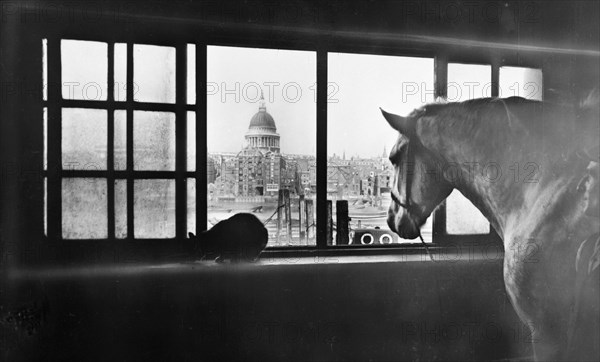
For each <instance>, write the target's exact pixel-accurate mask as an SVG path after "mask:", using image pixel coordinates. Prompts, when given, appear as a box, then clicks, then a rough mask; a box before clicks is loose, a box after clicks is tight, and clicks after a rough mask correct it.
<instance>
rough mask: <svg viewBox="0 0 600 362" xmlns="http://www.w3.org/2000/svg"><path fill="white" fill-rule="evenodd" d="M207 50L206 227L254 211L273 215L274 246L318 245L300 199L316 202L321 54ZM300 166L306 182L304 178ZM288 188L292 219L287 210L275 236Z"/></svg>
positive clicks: (266, 216) (262, 215) (263, 215)
mask: <svg viewBox="0 0 600 362" xmlns="http://www.w3.org/2000/svg"><path fill="white" fill-rule="evenodd" d="M207 51H208V55H207V62H208V68H207V69H208V70H207V77H208V83H207V87H208V89H207V97H208V104H207V107H208V109H207V114H208V124H207V128H208V129H207V132H208V137H207V140H208V145H207V147H208V152H209V155H208V159H207V160H206V162H207V163H206V165H207V173H208V179H207V192H208V198H209V202H208V203H209V208H208V226H209V227H210V226H212V225H214V224H216V223H217V222H218V221H220V220H223V219H226V218H229V217H231V216H232V215H233V214H235V213H239V212H251V213H253V214H254V215H256V216H257V217H258V218H259V219H260V220H262V221H263V222H265V221H267V219H269V218H270V217H271V216H273V218H272V219H271V220H270V222H269V223H267V229H268V232H269V244H268V245H269V246H274V245H307V244H310V245H314V244H315V239H314V234H315V233H314V224H313V225H311V236H312V237H309V238H307V237H306V235H305V234H304V230H305V229H306V227H305V226H303V225H305V214H303V213H301V212H300V211H299V209H300V206H299V204H300V200H301V197H303V198H304V199H309V200H310V201H311V202H312V201H314V197H315V192H316V174H315V172H314V166H313V165H314V164H315V159H316V157H315V156H316V152H315V149H316V137H315V135H316V103H315V90H316V88H315V82H316V53H315V52H305V51H288V50H272V49H249V48H234V47H217V46H210V47H208V49H207ZM311 169H312V172H311V171H310V170H311ZM302 172H303V173H305V175H306V177H307V179H306V183H305V184H301V183H300V182H299V178H298V174H300V173H302ZM284 189H287V190H289V194H290V197H289V201H288V202H287V203H286V204H287V205H288V206H289V210H290V212H289V213H288V215H289V217H288V218H286V217H285V216H284V215H285V213H283V214H282V217H281V225H283V227H282V229H281V230H280V232H279V238H277V235H278V232H277V214H276V210H277V206H278V205H283V204H284V201H283V200H281V201H280V200H279V199H278V197H279V196H278V195H279V190H284ZM311 210H312V209H311ZM311 217H313V220H314V219H315V218H314V213H312V214H311ZM288 224H289V225H291V226H290V228H291V232H290V233H289V235H288V232H287V227H286V225H288ZM301 231H302V233H301Z"/></svg>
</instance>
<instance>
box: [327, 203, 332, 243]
mask: <svg viewBox="0 0 600 362" xmlns="http://www.w3.org/2000/svg"><path fill="white" fill-rule="evenodd" d="M325 238H326V240H327V245H333V210H332V202H331V200H327V226H326V228H325Z"/></svg>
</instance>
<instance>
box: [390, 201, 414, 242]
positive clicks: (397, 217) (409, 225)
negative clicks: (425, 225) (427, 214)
mask: <svg viewBox="0 0 600 362" xmlns="http://www.w3.org/2000/svg"><path fill="white" fill-rule="evenodd" d="M387 224H388V226H389V228H390V230H392V231H393V232H395V233H396V234H398V236H400V237H401V238H402V239H410V240H412V239H416V238H417V237H419V229H418V227H417V223H416V222H414V220H412V219H411V215H410V213H409V212H408V210H406V209H404V208H403V207H401V206H400V205H398V203H396V202H394V201H392V204H391V205H390V207H389V209H388V218H387Z"/></svg>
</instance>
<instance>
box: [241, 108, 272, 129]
mask: <svg viewBox="0 0 600 362" xmlns="http://www.w3.org/2000/svg"><path fill="white" fill-rule="evenodd" d="M248 128H249V129H253V128H266V129H269V130H273V132H275V131H277V127H276V126H275V120H274V119H273V117H272V116H271V115H270V114H269V113H267V110H266V108H263V107H261V108H260V109H259V111H258V112H257V113H256V114H255V115H254V116H252V119H251V120H250V127H248Z"/></svg>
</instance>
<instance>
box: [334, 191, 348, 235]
mask: <svg viewBox="0 0 600 362" xmlns="http://www.w3.org/2000/svg"><path fill="white" fill-rule="evenodd" d="M335 207H336V209H337V212H336V223H337V233H336V235H335V245H347V244H348V200H337V201H336V202H335Z"/></svg>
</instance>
